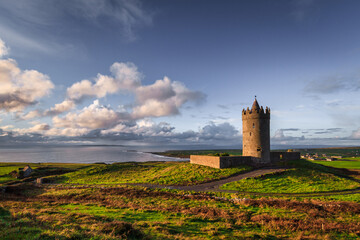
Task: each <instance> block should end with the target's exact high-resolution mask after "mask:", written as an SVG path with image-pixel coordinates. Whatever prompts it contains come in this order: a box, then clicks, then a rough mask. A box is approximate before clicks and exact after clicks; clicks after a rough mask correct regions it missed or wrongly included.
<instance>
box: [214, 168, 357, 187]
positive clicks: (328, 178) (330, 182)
mask: <svg viewBox="0 0 360 240" xmlns="http://www.w3.org/2000/svg"><path fill="white" fill-rule="evenodd" d="M359 186H360V184H359V183H358V182H356V181H353V180H350V179H347V178H343V177H339V176H336V175H334V174H331V173H324V172H320V171H316V170H311V169H304V168H300V169H291V170H288V171H286V172H284V173H281V174H268V175H265V176H263V177H258V178H248V179H243V180H240V181H237V182H231V183H227V184H225V185H223V186H222V187H221V188H222V189H227V190H236V191H240V192H262V193H313V192H326V191H337V190H344V189H354V188H357V187H359Z"/></svg>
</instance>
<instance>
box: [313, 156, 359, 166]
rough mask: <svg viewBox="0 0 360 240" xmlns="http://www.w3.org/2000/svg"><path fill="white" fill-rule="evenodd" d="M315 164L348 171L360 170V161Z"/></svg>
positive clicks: (348, 160) (350, 160)
mask: <svg viewBox="0 0 360 240" xmlns="http://www.w3.org/2000/svg"><path fill="white" fill-rule="evenodd" d="M313 162H314V163H317V164H321V165H324V166H329V167H336V168H347V169H360V159H359V158H356V159H351V158H349V159H342V160H336V161H331V162H328V161H313Z"/></svg>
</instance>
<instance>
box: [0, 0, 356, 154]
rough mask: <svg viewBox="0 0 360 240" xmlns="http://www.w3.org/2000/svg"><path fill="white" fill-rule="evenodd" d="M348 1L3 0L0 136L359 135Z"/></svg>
mask: <svg viewBox="0 0 360 240" xmlns="http://www.w3.org/2000/svg"><path fill="white" fill-rule="evenodd" d="M359 8H360V2H359V1H355V0H354V1H351V0H347V1H329V0H326V1H325V0H293V1H289V0H276V1H275V0H274V1H268V0H266V1H265V0H264V1H261V0H257V1H230V0H226V1H208V0H207V1H200V0H198V1H165V0H162V1H152V0H149V1H126V0H121V1H110V0H109V1H107V0H91V1H88V0H72V1H60V0H53V1H47V0H33V1H27V0H18V1H10V0H0V39H1V41H0V120H1V122H0V129H1V130H0V144H3V145H5V144H24V143H45V144H46V143H50V144H56V143H60V144H67V143H71V144H73V143H78V144H84V143H85V144H92V143H96V144H123V145H131V146H134V145H135V146H163V147H164V148H169V149H171V148H177V147H183V148H186V146H191V147H194V146H195V147H196V146H199V147H201V146H202V147H218V146H233V147H237V146H239V147H241V145H242V144H241V141H242V136H241V135H242V126H241V124H242V123H241V111H242V109H243V108H246V107H248V106H251V104H252V102H253V100H254V95H257V96H258V101H259V103H260V105H263V106H269V107H270V108H271V110H272V112H271V137H272V144H273V145H281V144H283V145H360V111H359V110H360V103H359V102H360V101H359V100H360V97H359V90H360V64H359V63H360V32H359V31H358V26H359V25H360V15H359V14H358V12H359V11H358V10H359Z"/></svg>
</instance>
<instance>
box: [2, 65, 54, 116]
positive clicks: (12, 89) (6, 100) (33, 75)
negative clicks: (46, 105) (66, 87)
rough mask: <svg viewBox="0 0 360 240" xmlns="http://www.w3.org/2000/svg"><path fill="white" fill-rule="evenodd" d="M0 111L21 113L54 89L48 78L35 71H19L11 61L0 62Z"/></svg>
mask: <svg viewBox="0 0 360 240" xmlns="http://www.w3.org/2000/svg"><path fill="white" fill-rule="evenodd" d="M0 85H1V88H0V109H2V110H5V111H12V112H16V111H22V110H23V109H24V108H26V107H27V106H29V105H33V104H35V103H36V100H38V99H40V98H42V97H44V96H45V95H48V94H49V93H50V90H51V89H52V88H54V84H53V83H52V82H51V81H50V78H49V77H48V76H47V75H45V74H43V73H40V72H38V71H36V70H24V71H23V70H21V69H19V68H18V66H17V63H16V61H15V60H13V59H2V60H0Z"/></svg>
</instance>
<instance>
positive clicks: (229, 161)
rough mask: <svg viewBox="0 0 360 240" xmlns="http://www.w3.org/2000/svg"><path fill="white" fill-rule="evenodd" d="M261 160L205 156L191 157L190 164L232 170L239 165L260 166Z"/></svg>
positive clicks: (242, 157)
mask: <svg viewBox="0 0 360 240" xmlns="http://www.w3.org/2000/svg"><path fill="white" fill-rule="evenodd" d="M260 161H261V159H260V158H255V157H249V156H231V157H230V156H228V157H217V156H204V155H190V163H193V164H199V165H204V166H209V167H213V168H220V169H221V168H230V167H236V166H239V165H243V164H246V165H250V166H258V165H259V164H261V162H260Z"/></svg>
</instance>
